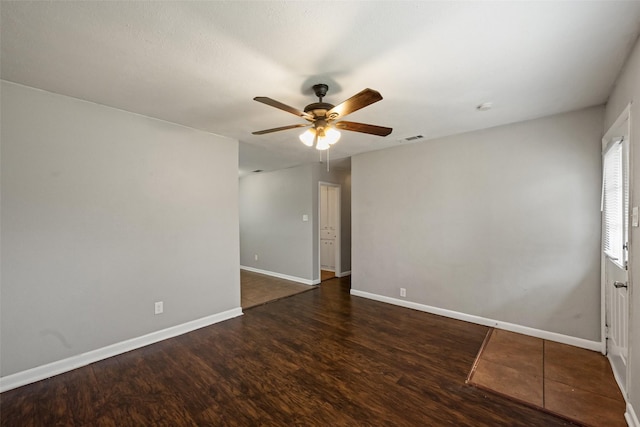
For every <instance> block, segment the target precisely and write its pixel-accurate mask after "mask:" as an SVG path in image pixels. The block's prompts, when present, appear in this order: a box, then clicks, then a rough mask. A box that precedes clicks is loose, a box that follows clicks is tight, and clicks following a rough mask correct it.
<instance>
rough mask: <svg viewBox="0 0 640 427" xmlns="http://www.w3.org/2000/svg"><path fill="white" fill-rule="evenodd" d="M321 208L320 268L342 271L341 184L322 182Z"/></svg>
mask: <svg viewBox="0 0 640 427" xmlns="http://www.w3.org/2000/svg"><path fill="white" fill-rule="evenodd" d="M319 190H320V191H319V193H320V195H319V199H320V203H319V210H320V215H319V217H320V268H321V269H322V270H328V271H334V272H336V275H338V273H339V271H340V186H339V185H336V184H326V183H321V184H320V189H319Z"/></svg>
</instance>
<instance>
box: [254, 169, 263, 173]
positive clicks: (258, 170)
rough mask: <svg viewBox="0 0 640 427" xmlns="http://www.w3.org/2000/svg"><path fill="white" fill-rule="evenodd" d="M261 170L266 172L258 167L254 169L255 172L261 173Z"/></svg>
mask: <svg viewBox="0 0 640 427" xmlns="http://www.w3.org/2000/svg"><path fill="white" fill-rule="evenodd" d="M260 172H264V171H263V170H262V169H256V170H254V171H253V173H260Z"/></svg>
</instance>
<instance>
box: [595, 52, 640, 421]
mask: <svg viewBox="0 0 640 427" xmlns="http://www.w3.org/2000/svg"><path fill="white" fill-rule="evenodd" d="M632 101H633V102H635V104H634V105H633V106H632V107H631V164H632V176H631V206H638V205H639V204H640V169H639V168H640V105H638V104H639V103H640V41H638V42H637V43H636V46H635V48H634V49H633V52H632V54H631V56H630V57H629V59H628V60H627V64H626V65H625V67H624V69H623V71H622V73H621V75H620V76H619V77H618V81H617V82H616V86H615V88H614V90H613V92H612V94H611V96H610V97H609V102H608V103H607V107H606V110H605V123H604V127H603V133H604V132H606V131H607V130H608V129H609V128H610V127H611V125H612V124H613V122H615V120H616V119H617V118H618V116H619V115H620V114H621V113H622V111H623V110H624V109H625V108H626V106H627V104H628V103H629V102H632ZM638 241H640V229H638V228H637V227H631V229H630V243H631V258H630V265H631V274H630V279H631V285H630V295H631V299H630V307H629V308H630V310H629V311H630V313H631V321H630V322H629V358H628V362H627V369H629V375H630V382H629V384H628V392H629V401H630V403H631V404H632V405H633V407H634V410H635V413H636V416H640V291H638V289H640V288H639V286H640V284H638V282H637V281H636V280H634V278H635V277H638V273H639V272H640V245H638V244H637V243H636V242H638Z"/></svg>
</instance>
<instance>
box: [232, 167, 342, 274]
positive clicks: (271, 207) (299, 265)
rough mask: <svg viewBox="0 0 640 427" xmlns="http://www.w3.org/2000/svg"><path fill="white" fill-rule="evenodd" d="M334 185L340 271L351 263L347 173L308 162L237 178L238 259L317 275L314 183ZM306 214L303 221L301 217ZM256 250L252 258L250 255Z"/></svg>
mask: <svg viewBox="0 0 640 427" xmlns="http://www.w3.org/2000/svg"><path fill="white" fill-rule="evenodd" d="M320 181H322V182H329V183H333V184H340V185H341V188H342V191H341V205H342V206H341V207H342V211H341V216H342V218H341V227H342V237H343V238H342V246H341V261H342V271H349V270H350V268H351V212H350V206H351V186H350V178H349V172H348V171H344V170H338V169H333V170H331V171H330V172H327V171H326V165H324V164H319V163H313V164H308V165H303V166H298V167H295V168H290V169H282V170H278V171H273V172H263V173H256V174H252V175H247V176H244V177H242V178H240V264H241V265H243V266H245V267H251V268H257V269H260V270H265V271H268V272H272V273H278V274H283V275H287V276H292V277H294V278H300V279H304V280H306V281H318V280H320V270H319V259H318V256H319V254H318V242H319V236H318V229H319V224H318V221H319V218H318V183H319V182H320ZM302 215H308V217H309V221H307V222H304V221H302ZM255 255H258V260H257V261H256V260H255Z"/></svg>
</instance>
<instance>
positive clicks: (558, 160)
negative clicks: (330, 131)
mask: <svg viewBox="0 0 640 427" xmlns="http://www.w3.org/2000/svg"><path fill="white" fill-rule="evenodd" d="M602 120H603V109H602V108H592V109H588V110H583V111H578V112H573V113H568V114H563V115H557V116H552V117H548V118H543V119H538V120H532V121H528V122H523V123H518V124H513V125H508V126H502V127H496V128H492V129H488V130H484V131H478V132H472V133H467V134H463V135H458V136H452V137H448V138H441V139H437V140H431V141H426V142H423V143H419V144H415V145H406V146H402V147H398V148H393V149H388V150H382V151H376V152H372V153H366V154H361V155H358V156H355V157H354V158H353V159H352V170H351V172H352V182H353V193H352V218H353V225H352V227H353V228H352V238H353V243H352V244H353V259H352V263H353V268H352V270H353V271H352V288H353V289H355V290H359V291H364V292H369V293H373V294H377V295H381V296H387V297H393V298H400V296H399V295H400V294H399V288H400V287H404V288H406V289H407V297H406V299H407V300H409V301H412V302H416V303H420V304H425V305H429V306H434V307H438V308H442V309H447V310H453V311H457V312H461V313H465V314H471V315H476V316H481V317H485V318H490V319H495V320H500V321H504V322H510V323H514V324H519V325H522V326H527V327H531V328H537V329H541V330H545V331H550V332H556V333H560V334H566V335H569V336H574V337H579V338H584V339H588V340H599V339H600V336H599V335H600V189H601V181H600V179H601V159H600V139H601V135H602Z"/></svg>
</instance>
